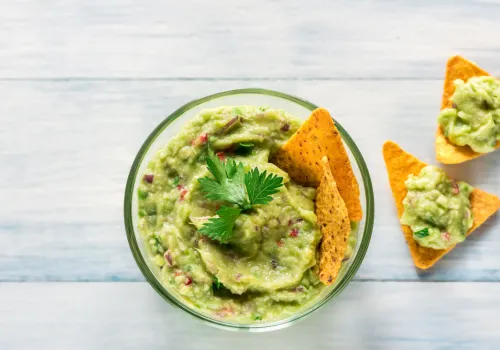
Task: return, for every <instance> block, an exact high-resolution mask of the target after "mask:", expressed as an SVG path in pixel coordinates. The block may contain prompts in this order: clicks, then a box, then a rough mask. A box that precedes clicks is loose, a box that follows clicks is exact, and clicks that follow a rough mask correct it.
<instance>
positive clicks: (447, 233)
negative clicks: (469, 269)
mask: <svg viewBox="0 0 500 350" xmlns="http://www.w3.org/2000/svg"><path fill="white" fill-rule="evenodd" d="M405 185H406V188H407V189H408V194H407V195H406V198H405V199H404V200H403V205H404V212H403V215H402V217H401V223H402V224H403V225H408V226H410V227H411V229H412V231H413V238H414V239H415V240H416V241H417V242H418V244H420V245H421V246H423V247H428V248H432V249H446V248H448V247H450V246H452V245H454V244H457V243H460V242H462V241H463V240H464V239H465V236H466V233H467V231H469V229H470V228H471V227H472V222H473V221H474V220H473V217H472V212H471V210H470V202H469V196H470V194H471V193H472V191H473V188H472V187H471V186H470V185H468V184H467V183H465V182H455V181H453V180H450V179H449V178H448V177H447V176H446V173H445V172H444V171H443V170H441V169H439V168H437V167H435V166H426V167H425V168H423V169H422V170H421V171H420V174H419V175H418V176H414V175H410V176H409V177H408V179H407V180H406V181H405Z"/></svg>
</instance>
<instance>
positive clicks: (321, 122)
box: [273, 108, 363, 221]
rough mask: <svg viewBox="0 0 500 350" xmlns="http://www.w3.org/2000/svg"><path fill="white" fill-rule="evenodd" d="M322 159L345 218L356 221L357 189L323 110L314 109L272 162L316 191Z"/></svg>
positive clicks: (338, 138) (358, 209)
mask: <svg viewBox="0 0 500 350" xmlns="http://www.w3.org/2000/svg"><path fill="white" fill-rule="evenodd" d="M324 156H327V157H328V160H329V162H330V168H331V169H332V173H333V176H334V177H335V181H336V182H337V187H338V190H339V192H340V196H341V197H342V199H343V200H344V202H345V205H346V206H347V210H348V212H349V218H350V219H351V220H352V221H360V220H361V218H362V217H363V212H362V209H361V202H360V199H359V185H358V182H357V180H356V176H355V175H354V172H353V170H352V167H351V162H350V160H349V156H348V155H347V152H346V150H345V148H344V144H343V143H342V138H341V136H340V133H339V131H338V130H337V128H336V127H335V124H334V121H333V119H332V117H331V116H330V113H328V111H327V110H326V109H323V108H318V109H315V110H314V111H313V112H312V114H311V116H310V117H309V119H307V120H306V121H305V122H304V124H302V126H301V127H300V128H299V130H297V132H296V133H295V134H294V135H293V136H292V137H291V138H290V140H288V142H287V143H286V144H285V145H284V146H283V147H281V149H280V150H278V152H277V153H276V155H275V156H274V159H273V162H275V163H276V165H278V167H280V168H281V169H283V170H285V171H286V172H287V173H288V174H289V175H290V177H291V178H292V179H293V180H295V181H296V182H298V183H300V184H302V185H305V186H314V187H317V186H318V185H319V182H320V180H321V178H322V176H323V170H322V167H321V158H323V157H324Z"/></svg>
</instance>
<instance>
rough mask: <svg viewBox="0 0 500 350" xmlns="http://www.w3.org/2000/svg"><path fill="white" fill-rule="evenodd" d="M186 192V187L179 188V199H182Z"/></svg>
mask: <svg viewBox="0 0 500 350" xmlns="http://www.w3.org/2000/svg"><path fill="white" fill-rule="evenodd" d="M187 193H188V190H186V189H183V190H181V193H180V194H179V199H180V200H181V201H183V200H184V197H185V196H186V194H187Z"/></svg>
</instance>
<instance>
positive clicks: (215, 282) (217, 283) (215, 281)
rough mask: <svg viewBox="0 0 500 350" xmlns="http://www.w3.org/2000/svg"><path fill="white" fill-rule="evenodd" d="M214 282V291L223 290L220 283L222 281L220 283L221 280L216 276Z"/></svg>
mask: <svg viewBox="0 0 500 350" xmlns="http://www.w3.org/2000/svg"><path fill="white" fill-rule="evenodd" d="M213 280H214V282H213V283H212V287H213V288H214V289H216V290H219V289H221V287H222V283H220V281H219V279H218V278H217V276H214V277H213Z"/></svg>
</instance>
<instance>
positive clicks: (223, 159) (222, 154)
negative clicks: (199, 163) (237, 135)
mask: <svg viewBox="0 0 500 350" xmlns="http://www.w3.org/2000/svg"><path fill="white" fill-rule="evenodd" d="M217 157H219V159H220V161H221V162H223V161H225V160H226V155H225V154H224V152H217Z"/></svg>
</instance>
